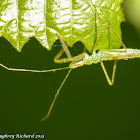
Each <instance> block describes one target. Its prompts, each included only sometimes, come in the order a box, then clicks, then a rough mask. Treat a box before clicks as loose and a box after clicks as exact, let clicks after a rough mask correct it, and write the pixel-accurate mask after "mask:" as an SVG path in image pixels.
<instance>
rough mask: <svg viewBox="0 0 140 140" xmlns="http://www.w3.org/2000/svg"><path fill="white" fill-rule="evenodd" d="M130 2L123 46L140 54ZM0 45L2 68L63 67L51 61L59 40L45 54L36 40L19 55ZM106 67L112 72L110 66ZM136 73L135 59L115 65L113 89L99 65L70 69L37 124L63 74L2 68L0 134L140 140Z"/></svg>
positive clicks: (52, 139) (5, 43)
mask: <svg viewBox="0 0 140 140" xmlns="http://www.w3.org/2000/svg"><path fill="white" fill-rule="evenodd" d="M130 1H131V2H132V0H128V1H127V0H126V1H125V3H124V4H123V6H124V12H125V15H126V22H124V23H122V36H123V42H124V43H125V45H126V46H127V47H128V48H139V49H140V35H139V27H138V26H136V25H135V24H134V22H132V20H131V18H130V17H131V16H132V15H131V14H132V13H131V14H129V13H130V12H127V11H129V10H128V9H129V7H131V6H130V5H132V4H131V2H130ZM134 1H139V0H134ZM129 4H130V5H129ZM136 5H138V4H136ZM136 5H135V6H136ZM135 6H134V9H131V10H132V11H135ZM131 8H132V7H131ZM136 13H137V12H136ZM137 14H139V13H137ZM133 16H134V15H133ZM138 24H139V25H140V22H139V23H138ZM0 43H1V47H0V60H1V63H3V64H5V65H7V66H9V67H13V68H27V69H51V68H58V67H64V66H67V64H55V63H54V62H53V58H54V56H55V55H56V53H57V52H58V51H59V50H60V48H61V46H60V43H59V41H57V42H56V43H55V45H58V46H57V47H55V46H54V47H53V48H52V50H51V51H47V50H46V49H45V48H43V47H42V46H41V45H40V44H39V42H38V41H37V40H36V39H34V38H30V40H29V41H28V42H27V43H26V44H25V46H24V47H23V50H22V52H20V53H19V52H17V51H16V50H15V49H14V48H13V47H12V45H11V44H10V43H9V42H8V41H6V39H4V38H3V37H1V38H0ZM82 49H83V47H82V44H81V43H80V42H78V43H76V44H75V47H74V48H72V50H73V53H74V54H79V52H82ZM105 64H106V66H107V70H108V72H109V73H111V72H112V66H113V62H107V63H105ZM139 70H140V60H139V59H134V60H128V61H119V62H118V65H117V71H116V79H115V83H114V85H113V86H109V85H108V83H107V81H106V78H105V76H104V73H103V71H102V69H101V66H100V64H97V65H91V66H84V67H81V68H78V69H75V70H73V71H72V72H71V74H70V76H69V78H68V79H67V81H66V83H65V85H64V86H63V88H62V90H61V91H60V95H59V97H58V99H57V101H56V103H55V105H54V108H53V110H52V112H51V115H50V117H49V118H48V119H47V120H46V121H44V122H41V121H40V119H41V118H42V117H44V116H45V115H46V114H47V111H48V109H49V106H50V104H51V102H52V100H53V98H54V95H55V93H56V91H57V89H58V87H59V86H60V84H61V82H62V81H63V79H64V77H65V76H66V73H67V70H63V71H56V72H50V73H30V72H12V71H7V70H5V69H3V68H0V71H1V72H0V79H1V80H0V81H1V82H0V93H1V94H0V112H1V113H0V134H5V133H7V134H17V133H21V134H25V133H26V134H33V133H35V134H43V135H45V140H85V139H87V140H91V139H93V140H138V139H140V135H139V134H140V88H139V86H140V82H139V79H140V74H139Z"/></svg>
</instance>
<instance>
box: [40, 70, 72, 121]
mask: <svg viewBox="0 0 140 140" xmlns="http://www.w3.org/2000/svg"><path fill="white" fill-rule="evenodd" d="M71 70H72V69H70V70H69V71H68V73H67V75H66V77H65V79H64V80H63V82H62V83H61V85H60V87H59V89H58V90H57V92H56V94H55V97H54V99H53V101H52V104H51V106H50V108H49V111H48V113H47V115H46V116H45V117H44V118H42V119H41V121H44V120H46V119H47V118H48V117H49V115H50V113H51V110H52V108H53V106H54V103H55V101H56V99H57V97H58V95H59V92H60V90H61V88H62V87H63V85H64V83H65V81H66V79H67V78H68V76H69V74H70V72H71Z"/></svg>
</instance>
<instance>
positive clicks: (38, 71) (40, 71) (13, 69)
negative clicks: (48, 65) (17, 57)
mask: <svg viewBox="0 0 140 140" xmlns="http://www.w3.org/2000/svg"><path fill="white" fill-rule="evenodd" d="M0 66H1V67H3V68H4V69H7V70H9V71H23V72H36V73H43V72H44V73H45V72H52V71H57V70H64V69H69V68H70V67H64V68H57V69H50V70H30V69H16V68H9V67H7V66H5V65H3V64H1V63H0Z"/></svg>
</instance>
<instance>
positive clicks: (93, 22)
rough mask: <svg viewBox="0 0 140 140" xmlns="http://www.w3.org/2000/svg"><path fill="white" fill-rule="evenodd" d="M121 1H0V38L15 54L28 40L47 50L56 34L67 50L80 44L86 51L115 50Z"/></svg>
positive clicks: (117, 43)
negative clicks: (6, 41) (32, 38)
mask: <svg viewBox="0 0 140 140" xmlns="http://www.w3.org/2000/svg"><path fill="white" fill-rule="evenodd" d="M121 1H122V0H0V36H3V37H4V38H6V39H7V40H8V41H9V42H10V43H11V44H12V45H13V46H14V47H15V48H16V49H17V50H18V51H21V49H22V47H23V46H24V44H25V43H26V42H27V41H28V39H29V38H30V37H35V38H36V39H37V40H38V41H39V42H40V43H41V44H42V45H43V46H44V47H45V48H47V49H49V50H50V49H51V46H52V45H53V43H54V42H55V41H56V40H57V39H58V36H57V35H60V36H62V38H63V39H64V41H65V42H66V43H67V44H68V45H69V46H70V47H72V46H73V44H74V43H75V42H77V41H81V42H82V43H83V44H84V45H85V47H86V48H87V50H88V51H89V52H92V51H93V49H95V46H96V49H99V50H100V49H118V48H120V46H121V43H120V41H119V40H118V38H120V40H121V28H120V23H121V22H122V21H124V15H123V13H122V10H121V5H120V3H121ZM94 5H95V6H96V9H97V10H95V7H94ZM109 24H110V26H111V28H112V29H113V30H114V32H115V34H116V35H115V34H114V33H113V32H112V31H111V30H110V28H109ZM103 32H104V34H103V36H102V38H101V39H100V37H101V35H102V33H103ZM116 36H118V38H117V37H116ZM99 39H100V41H99ZM97 42H98V43H97ZM95 44H97V45H95Z"/></svg>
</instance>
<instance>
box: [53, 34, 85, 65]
mask: <svg viewBox="0 0 140 140" xmlns="http://www.w3.org/2000/svg"><path fill="white" fill-rule="evenodd" d="M58 37H59V40H60V42H61V44H62V47H63V48H62V49H61V50H60V51H59V52H58V53H57V55H56V56H55V57H54V62H55V63H68V62H73V63H74V62H76V61H79V60H81V59H83V58H84V56H85V51H84V52H83V53H81V54H79V55H77V56H74V57H72V55H71V53H70V51H69V49H68V47H67V44H66V43H65V42H64V40H63V39H62V37H61V36H59V35H58ZM64 52H65V53H66V55H67V57H68V58H60V57H61V56H62V54H63V53H64Z"/></svg>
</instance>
